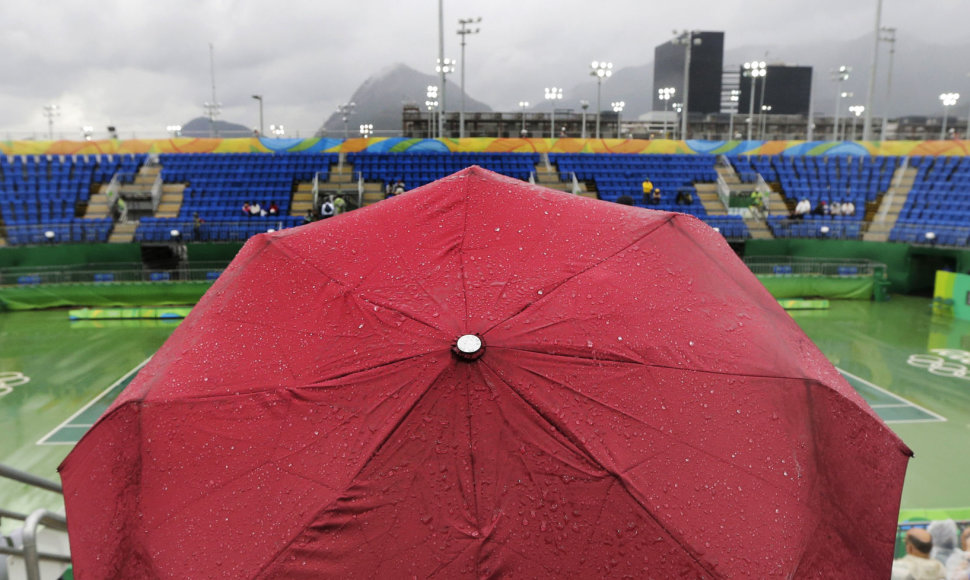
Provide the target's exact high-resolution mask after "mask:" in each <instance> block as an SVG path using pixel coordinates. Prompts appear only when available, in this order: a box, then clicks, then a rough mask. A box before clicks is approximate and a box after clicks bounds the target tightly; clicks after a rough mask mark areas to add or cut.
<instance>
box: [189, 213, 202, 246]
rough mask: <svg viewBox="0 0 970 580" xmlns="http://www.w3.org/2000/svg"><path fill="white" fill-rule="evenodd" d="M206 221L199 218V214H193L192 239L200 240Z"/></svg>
mask: <svg viewBox="0 0 970 580" xmlns="http://www.w3.org/2000/svg"><path fill="white" fill-rule="evenodd" d="M204 223H205V220H204V219H202V218H200V217H199V212H193V213H192V238H193V239H195V240H198V239H200V238H201V234H202V224H204Z"/></svg>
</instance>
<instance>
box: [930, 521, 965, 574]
mask: <svg viewBox="0 0 970 580" xmlns="http://www.w3.org/2000/svg"><path fill="white" fill-rule="evenodd" d="M926 531H927V532H929V533H930V537H932V538H933V550H932V551H930V557H931V558H936V559H937V560H939V561H940V564H943V565H946V561H947V559H949V557H950V555H951V554H952V553H953V551H954V550H956V549H957V538H958V536H959V535H960V530H959V529H957V523H956V522H955V521H953V520H934V521H932V522H930V525H929V526H927V527H926Z"/></svg>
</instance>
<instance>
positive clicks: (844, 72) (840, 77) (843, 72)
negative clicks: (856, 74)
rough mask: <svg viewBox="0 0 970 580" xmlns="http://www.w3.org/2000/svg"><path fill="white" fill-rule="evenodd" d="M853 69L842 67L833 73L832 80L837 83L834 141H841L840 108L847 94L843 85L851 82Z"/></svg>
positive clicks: (833, 128) (833, 126) (833, 127)
mask: <svg viewBox="0 0 970 580" xmlns="http://www.w3.org/2000/svg"><path fill="white" fill-rule="evenodd" d="M850 72H852V67H850V66H845V65H842V66H840V67H839V69H838V70H834V71H832V80H834V81H835V119H834V120H833V122H832V140H833V141H838V140H839V107H840V106H841V105H842V97H844V96H845V95H846V94H847V93H843V92H842V83H843V82H845V81H847V80H849V73H850Z"/></svg>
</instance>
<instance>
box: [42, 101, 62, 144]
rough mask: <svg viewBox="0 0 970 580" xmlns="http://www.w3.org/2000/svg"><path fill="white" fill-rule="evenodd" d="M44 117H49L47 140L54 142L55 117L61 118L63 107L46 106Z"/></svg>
mask: <svg viewBox="0 0 970 580" xmlns="http://www.w3.org/2000/svg"><path fill="white" fill-rule="evenodd" d="M44 116H45V117H47V140H48V141H53V140H54V117H60V116H61V107H60V106H58V105H44Z"/></svg>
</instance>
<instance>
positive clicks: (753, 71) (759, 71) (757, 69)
mask: <svg viewBox="0 0 970 580" xmlns="http://www.w3.org/2000/svg"><path fill="white" fill-rule="evenodd" d="M765 66H766V65H765V63H764V61H758V60H753V61H751V62H746V63H744V72H743V73H742V74H743V75H744V76H746V77H749V78H750V79H751V91H750V92H749V94H748V141H750V140H751V130H752V129H753V125H754V94H755V92H756V88H757V86H758V77H763V76H765V74H766V73H767V70H766V69H765Z"/></svg>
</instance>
